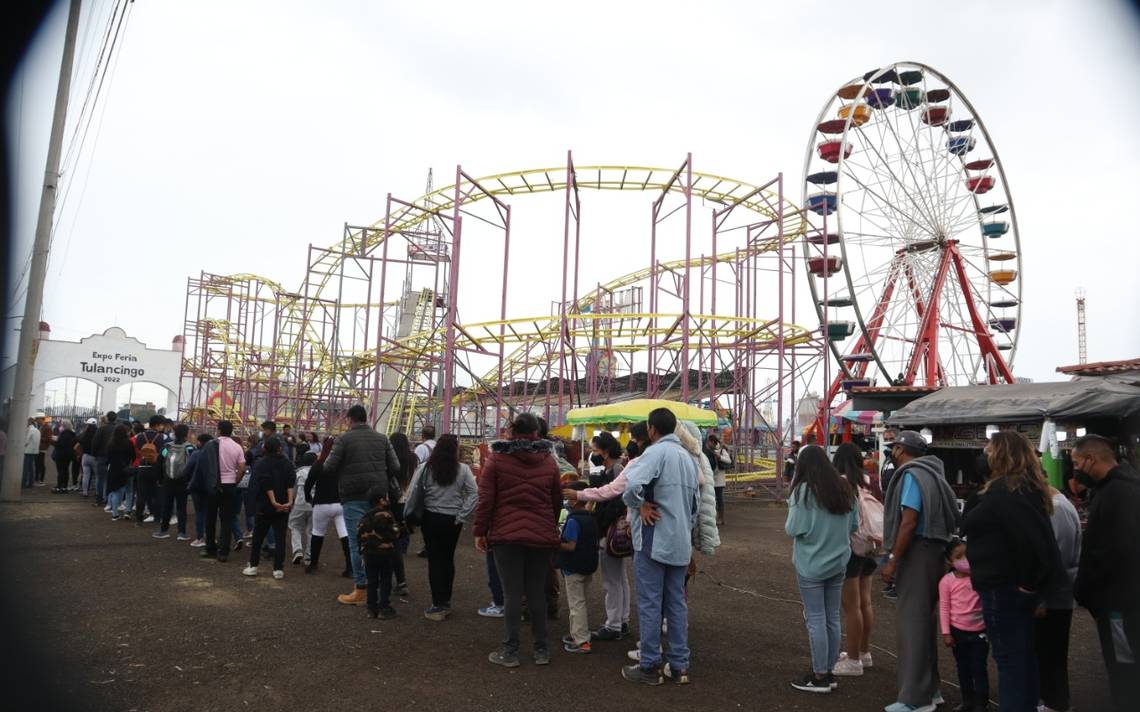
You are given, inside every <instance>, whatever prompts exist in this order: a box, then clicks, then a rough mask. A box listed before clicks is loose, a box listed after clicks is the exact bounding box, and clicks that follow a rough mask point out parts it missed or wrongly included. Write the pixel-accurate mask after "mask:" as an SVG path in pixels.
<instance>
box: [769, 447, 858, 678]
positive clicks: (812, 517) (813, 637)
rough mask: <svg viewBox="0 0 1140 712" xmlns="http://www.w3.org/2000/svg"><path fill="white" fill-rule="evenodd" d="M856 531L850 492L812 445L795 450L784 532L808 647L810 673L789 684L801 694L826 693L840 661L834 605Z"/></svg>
mask: <svg viewBox="0 0 1140 712" xmlns="http://www.w3.org/2000/svg"><path fill="white" fill-rule="evenodd" d="M858 528H859V507H857V506H856V499H855V492H853V491H852V489H851V485H849V484H848V483H847V481H846V480H845V479H843V477H842V476H840V474H839V472H838V471H836V469H835V467H834V466H833V465H832V464H831V461H830V460H828V458H827V453H826V452H824V450H823V448H821V447H819V446H817V445H809V446H807V447H805V448H804V449H803V450H801V451H800V455H799V458H798V459H797V460H796V474H795V479H793V480H792V491H791V494H790V495H789V496H788V521H787V522H786V523H785V525H784V531H786V532H787V533H788V536H790V537H793V546H792V558H793V560H794V561H795V565H796V578H797V579H799V586H800V599H801V600H802V601H803V606H804V613H805V616H804V618H805V620H806V622H807V631H808V643H809V644H810V646H811V666H812V671H811V672H810V673H809V674H807V675H806V676H804V677H803V678H802V679H797V680H795V681H793V682H792V687H794V688H796V689H797V690H802V691H804V692H816V693H823V694H826V693H829V692H831V690H832V689H833V686H834V685H835V679H834V677H833V676H832V674H831V669H832V668H833V667H834V666H835V663H836V661H837V660H838V659H839V642H840V627H839V606H840V599H841V594H842V591H843V576H844V573H845V571H846V568H847V560H848V559H849V558H850V557H851V541H850V537H851V533H852V532H854V531H855V530H857V529H858Z"/></svg>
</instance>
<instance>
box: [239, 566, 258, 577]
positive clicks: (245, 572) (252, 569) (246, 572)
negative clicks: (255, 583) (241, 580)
mask: <svg viewBox="0 0 1140 712" xmlns="http://www.w3.org/2000/svg"><path fill="white" fill-rule="evenodd" d="M241 575H242V576H256V575H257V567H256V566H247V567H245V568H244V569H242V570H241Z"/></svg>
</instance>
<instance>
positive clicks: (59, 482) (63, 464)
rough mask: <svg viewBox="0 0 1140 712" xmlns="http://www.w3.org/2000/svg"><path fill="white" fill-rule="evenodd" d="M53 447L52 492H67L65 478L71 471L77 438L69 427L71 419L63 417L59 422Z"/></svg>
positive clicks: (53, 439)
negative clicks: (53, 471)
mask: <svg viewBox="0 0 1140 712" xmlns="http://www.w3.org/2000/svg"><path fill="white" fill-rule="evenodd" d="M52 442H53V443H54V449H53V450H52V453H51V459H52V462H54V463H55V487H53V488H52V490H51V491H52V494H67V478H68V474H69V473H70V472H71V463H73V462H75V448H76V445H77V443H78V442H79V438H78V437H77V436H76V435H75V430H74V429H73V428H72V427H71V421H70V420H67V419H64V420H62V421H61V422H60V429H59V433H58V434H57V435H55V436H54V437H53V438H52Z"/></svg>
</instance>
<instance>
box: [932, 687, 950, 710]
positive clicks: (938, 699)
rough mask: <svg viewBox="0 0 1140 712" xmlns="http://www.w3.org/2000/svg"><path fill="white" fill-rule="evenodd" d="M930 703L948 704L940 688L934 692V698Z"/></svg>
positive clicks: (936, 704) (935, 704)
mask: <svg viewBox="0 0 1140 712" xmlns="http://www.w3.org/2000/svg"><path fill="white" fill-rule="evenodd" d="M930 704H932V705H934V706H935V707H937V706H939V705H944V704H946V698H945V697H943V696H942V690H938V691H937V692H935V693H934V699H933V700H931V701H930Z"/></svg>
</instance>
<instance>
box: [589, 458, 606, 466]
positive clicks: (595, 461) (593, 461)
mask: <svg viewBox="0 0 1140 712" xmlns="http://www.w3.org/2000/svg"><path fill="white" fill-rule="evenodd" d="M590 464H591V465H595V466H601V465H603V464H605V459H604V458H603V457H602V456H601V455H590Z"/></svg>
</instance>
